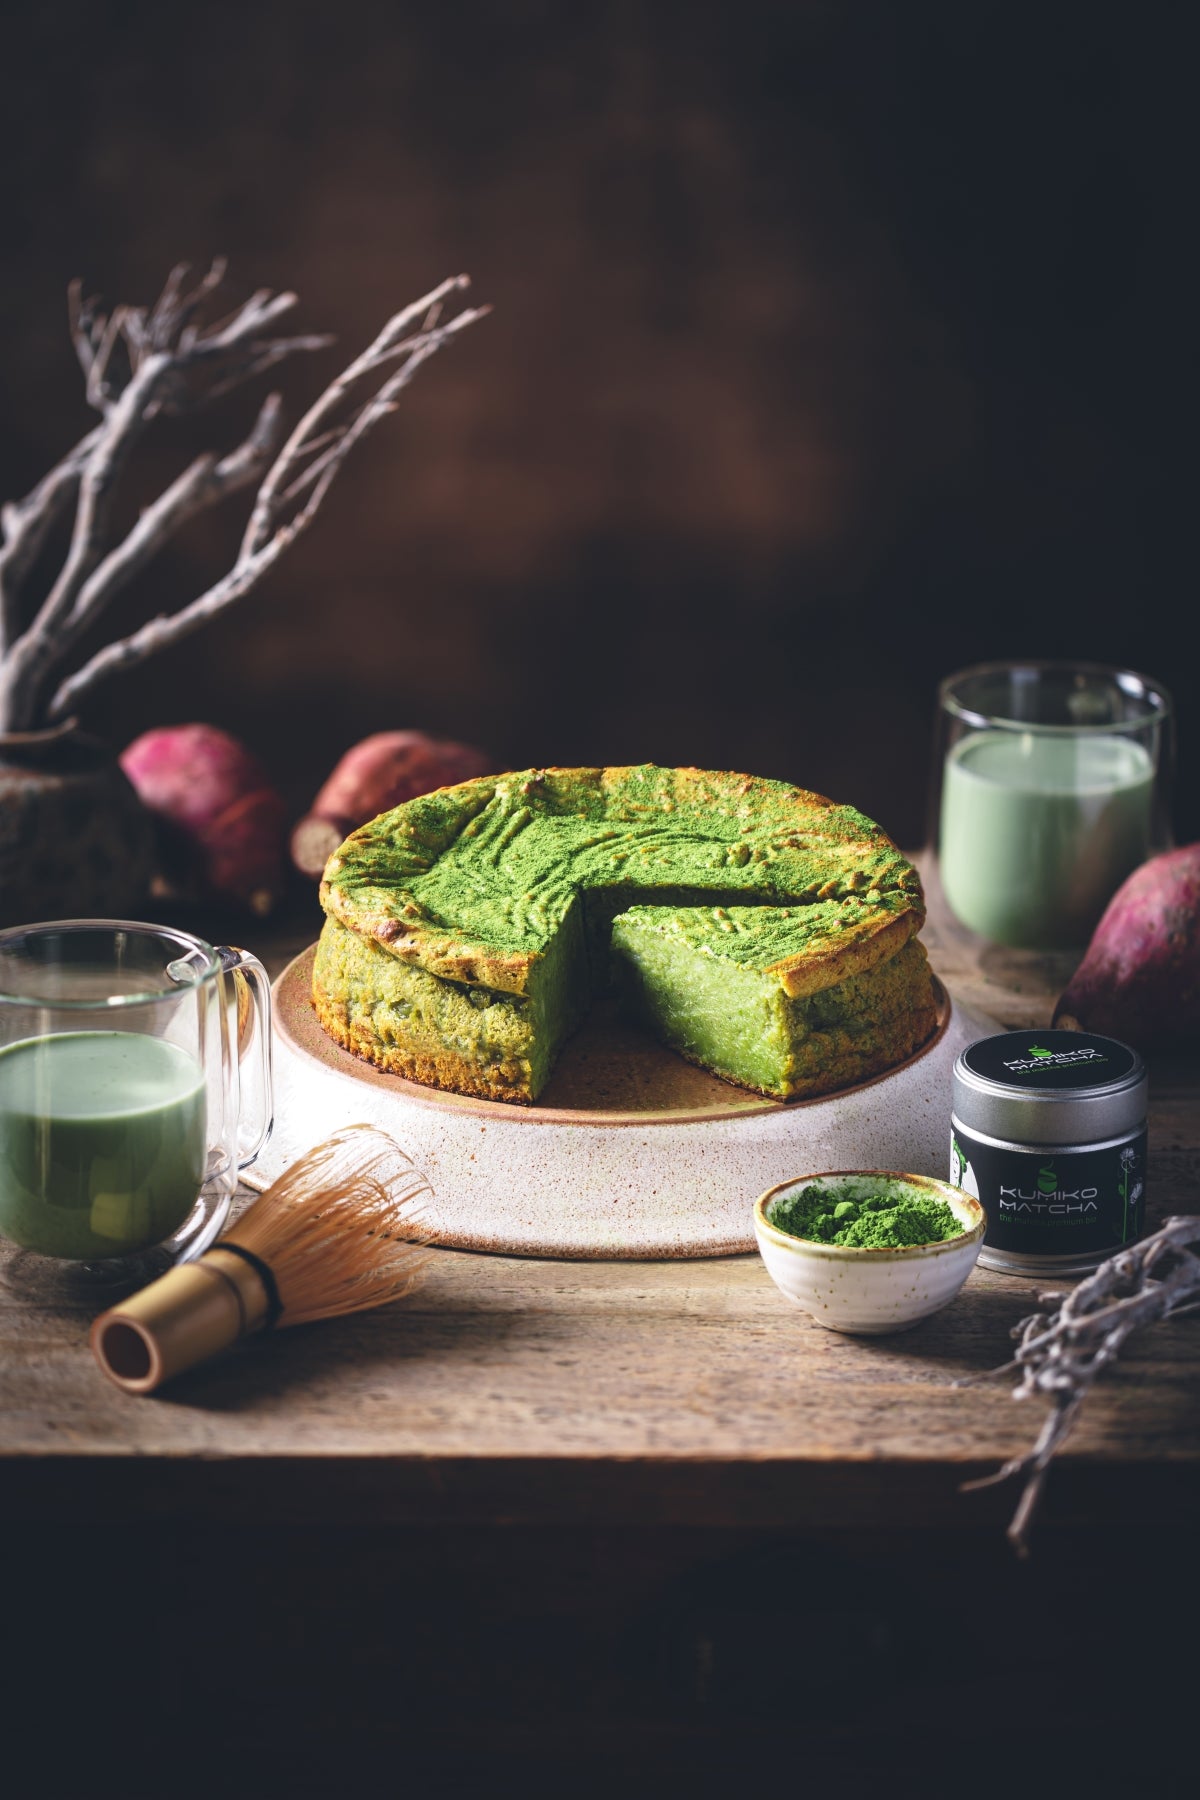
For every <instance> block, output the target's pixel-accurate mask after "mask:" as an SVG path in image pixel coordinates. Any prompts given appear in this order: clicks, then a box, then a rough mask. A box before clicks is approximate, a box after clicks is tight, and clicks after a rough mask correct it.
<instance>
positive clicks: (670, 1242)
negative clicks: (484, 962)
mask: <svg viewBox="0 0 1200 1800" xmlns="http://www.w3.org/2000/svg"><path fill="white" fill-rule="evenodd" d="M313 955H314V950H313V949H309V950H306V951H305V952H304V953H303V954H302V955H301V956H298V957H297V958H296V959H295V961H294V962H292V963H289V965H288V967H287V968H286V969H285V970H284V972H283V974H282V975H281V976H280V977H279V979H278V980H277V981H276V983H275V987H274V995H275V1084H276V1085H275V1130H274V1133H273V1134H272V1136H271V1139H270V1142H269V1143H268V1144H267V1147H266V1149H265V1150H264V1151H263V1153H262V1155H261V1157H260V1158H259V1160H258V1162H257V1164H256V1165H255V1167H254V1168H253V1169H252V1170H250V1171H249V1172H248V1179H249V1180H250V1182H251V1184H252V1185H253V1186H254V1187H259V1188H261V1187H265V1186H266V1185H267V1184H268V1183H269V1182H271V1181H274V1179H275V1177H276V1176H277V1175H280V1174H282V1172H283V1170H284V1169H285V1168H287V1166H288V1165H289V1163H291V1162H294V1161H295V1159H296V1157H298V1156H300V1155H302V1154H303V1152H304V1151H305V1150H307V1149H309V1148H310V1147H311V1146H312V1145H313V1144H315V1143H317V1142H319V1141H320V1139H321V1138H323V1137H326V1136H328V1134H329V1133H330V1132H331V1131H335V1130H337V1129H338V1128H339V1127H340V1126H343V1125H350V1124H354V1123H356V1122H358V1121H360V1120H367V1121H369V1122H370V1123H372V1124H374V1125H379V1126H382V1127H383V1129H384V1130H385V1131H389V1132H390V1133H391V1134H392V1136H393V1137H394V1138H395V1139H396V1141H397V1143H399V1144H400V1145H402V1146H403V1148H404V1149H405V1150H406V1151H407V1152H408V1154H409V1155H410V1156H411V1157H412V1158H413V1160H414V1161H415V1162H417V1163H419V1164H420V1165H421V1167H422V1168H423V1169H424V1170H425V1172H426V1174H427V1175H428V1177H429V1180H430V1182H431V1184H432V1186H433V1190H434V1196H435V1199H434V1205H433V1209H432V1211H433V1224H434V1228H435V1230H436V1232H437V1235H438V1239H439V1241H440V1242H441V1243H443V1244H446V1245H452V1246H455V1247H457V1248H460V1249H466V1250H497V1251H506V1252H508V1253H509V1254H510V1255H515V1256H589V1257H656V1258H657V1257H688V1256H728V1255H730V1254H734V1253H737V1252H742V1251H745V1252H751V1251H754V1250H755V1248H756V1245H755V1238H754V1223H753V1217H752V1213H753V1207H754V1201H755V1198H756V1196H757V1195H759V1194H761V1193H762V1192H763V1190H764V1189H765V1188H768V1187H772V1186H773V1185H774V1184H775V1183H776V1182H779V1181H786V1180H787V1179H788V1178H789V1177H790V1176H792V1175H800V1174H803V1173H804V1172H805V1171H806V1170H809V1169H846V1168H865V1169H906V1170H909V1171H910V1172H911V1173H913V1174H915V1175H937V1176H943V1177H944V1176H945V1173H946V1169H947V1167H948V1163H949V1156H950V1150H949V1145H950V1071H951V1069H952V1067H953V1064H954V1059H955V1057H956V1056H957V1055H958V1052H959V1051H960V1050H961V1049H962V1048H963V1046H964V1045H966V1044H969V1043H972V1042H973V1041H974V1040H975V1039H976V1038H979V1037H986V1036H987V1035H989V1034H990V1033H991V1032H993V1031H996V1030H998V1029H999V1027H998V1026H997V1024H996V1022H995V1021H994V1020H993V1019H989V1018H987V1017H985V1016H984V1015H983V1014H981V1013H976V1012H972V1011H969V1010H968V1009H967V1008H966V1007H964V1006H962V1005H960V1004H959V1003H958V1002H957V1001H954V1000H952V999H951V997H950V996H949V995H948V994H947V993H946V991H945V989H944V988H942V987H940V986H939V988H938V1001H939V1026H938V1031H937V1035H936V1036H935V1037H934V1038H932V1039H931V1040H930V1042H929V1043H928V1044H926V1045H925V1046H924V1048H923V1049H921V1050H920V1051H918V1053H917V1054H916V1056H913V1057H910V1059H909V1060H908V1061H907V1062H905V1063H901V1064H900V1065H899V1067H898V1068H895V1069H891V1070H889V1072H888V1073H887V1074H886V1075H882V1076H879V1077H878V1078H877V1079H876V1080H874V1081H867V1082H863V1083H862V1084H861V1085H860V1086H858V1087H853V1088H844V1089H842V1091H841V1092H840V1093H837V1094H827V1095H824V1096H822V1097H821V1098H820V1099H819V1100H802V1101H793V1102H792V1103H791V1104H790V1105H785V1104H783V1103H782V1102H781V1101H777V1100H764V1099H763V1098H762V1097H761V1095H758V1094H751V1093H748V1092H747V1091H746V1090H745V1089H744V1088H736V1087H731V1086H730V1085H729V1083H728V1082H724V1081H719V1080H718V1079H717V1078H716V1076H714V1075H708V1074H706V1073H705V1072H704V1070H702V1069H694V1068H692V1066H691V1064H690V1063H685V1062H683V1061H682V1060H681V1059H680V1058H679V1057H678V1056H675V1055H674V1054H673V1053H672V1052H671V1051H669V1050H667V1049H665V1048H663V1046H662V1045H660V1044H656V1043H655V1042H654V1041H653V1040H652V1039H651V1038H649V1037H647V1036H645V1035H644V1034H642V1033H641V1032H639V1031H638V1030H637V1029H636V1028H634V1027H633V1026H631V1025H628V1024H625V1023H623V1022H622V1021H621V1020H620V1019H617V1018H614V1017H610V1016H607V1015H605V1013H604V1012H603V1011H602V1010H601V1011H598V1012H596V1013H594V1014H593V1015H592V1017H591V1018H590V1019H589V1020H588V1021H587V1023H586V1024H585V1025H584V1027H583V1029H582V1030H581V1031H579V1032H578V1033H577V1034H576V1035H575V1037H573V1038H572V1039H571V1040H570V1042H569V1043H568V1044H567V1046H566V1048H565V1049H564V1051H563V1054H562V1057H561V1059H560V1061H559V1063H558V1066H557V1068H556V1069H555V1072H554V1075H553V1077H552V1078H551V1081H550V1084H549V1086H548V1087H547V1088H546V1090H545V1092H544V1093H543V1095H542V1098H541V1101H540V1102H539V1104H538V1105H537V1106H510V1105H505V1104H504V1103H503V1102H501V1101H497V1100H473V1099H469V1098H468V1097H466V1096H465V1095H461V1094H447V1093H442V1092H441V1091H440V1090H438V1089H436V1088H427V1087H420V1086H418V1085H417V1083H415V1082H412V1081H405V1080H403V1079H402V1078H401V1077H400V1076H397V1075H385V1074H384V1073H383V1072H382V1071H381V1070H379V1069H375V1068H373V1067H372V1066H371V1064H370V1063H366V1062H363V1061H361V1059H360V1058H358V1057H356V1056H352V1055H351V1054H350V1052H349V1051H348V1050H343V1049H342V1048H341V1047H340V1045H338V1044H335V1043H334V1042H333V1040H332V1039H331V1038H329V1037H327V1036H326V1034H325V1033H324V1031H322V1029H321V1027H320V1025H319V1024H318V1023H317V1018H316V1015H315V1013H314V1012H313V1008H312V1002H311V1000H310V998H309V994H310V988H311V983H312V964H313Z"/></svg>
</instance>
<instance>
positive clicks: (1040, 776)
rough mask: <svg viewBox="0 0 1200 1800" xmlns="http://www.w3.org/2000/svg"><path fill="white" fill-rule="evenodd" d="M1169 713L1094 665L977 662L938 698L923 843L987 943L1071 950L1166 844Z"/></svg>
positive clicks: (956, 906)
mask: <svg viewBox="0 0 1200 1800" xmlns="http://www.w3.org/2000/svg"><path fill="white" fill-rule="evenodd" d="M1171 758H1172V707H1171V700H1170V696H1169V695H1168V693H1167V691H1166V689H1165V688H1163V687H1162V686H1161V684H1160V683H1158V682H1156V681H1153V680H1151V679H1150V678H1149V677H1148V676H1145V675H1137V674H1134V673H1133V672H1132V671H1131V670H1126V669H1113V668H1107V667H1104V666H1102V665H1100V664H1096V663H1066V662H1012V663H984V664H979V665H978V666H976V667H975V668H970V669H964V670H961V671H960V672H959V673H958V674H956V675H950V676H948V677H947V678H946V679H945V680H944V681H943V682H942V683H941V686H940V688H939V690H938V730H937V743H936V749H935V756H934V775H933V783H932V789H933V796H932V806H931V821H930V827H931V828H930V837H931V841H932V844H933V847H934V850H935V872H936V875H937V877H938V878H939V879H940V884H941V889H942V893H943V895H944V897H945V900H946V903H947V905H948V906H949V908H950V911H951V912H952V913H953V914H954V916H955V918H957V919H958V920H959V921H960V923H961V924H963V925H965V926H967V927H968V928H969V929H970V930H971V931H974V932H977V933H978V934H979V936H980V937H983V938H985V939H987V940H988V941H989V942H990V943H993V944H1005V945H1010V946H1012V947H1014V948H1017V949H1023V950H1079V949H1082V948H1083V946H1084V945H1086V943H1087V941H1088V939H1089V938H1090V937H1091V934H1092V932H1093V930H1094V929H1095V926H1096V924H1097V923H1098V921H1099V918H1100V915H1101V913H1102V912H1103V911H1104V908H1105V906H1106V905H1107V904H1108V902H1109V900H1110V899H1111V898H1112V896H1113V894H1114V893H1115V892H1116V890H1117V888H1118V887H1119V886H1120V885H1121V883H1122V881H1124V879H1125V877H1126V876H1127V875H1129V874H1130V873H1132V871H1133V870H1134V869H1135V868H1136V867H1137V866H1138V864H1139V863H1142V862H1145V861H1146V859H1147V858H1148V857H1150V856H1153V855H1155V854H1157V852H1158V851H1160V850H1164V849H1166V848H1168V847H1169V845H1170V842H1171V832H1170V818H1169V810H1168V808H1169V793H1168V786H1169V779H1170V771H1171Z"/></svg>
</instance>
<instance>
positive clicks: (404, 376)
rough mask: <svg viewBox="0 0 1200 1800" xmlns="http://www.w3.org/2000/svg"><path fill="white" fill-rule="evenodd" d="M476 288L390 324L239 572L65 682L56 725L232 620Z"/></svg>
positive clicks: (477, 314) (330, 395) (352, 368)
mask: <svg viewBox="0 0 1200 1800" xmlns="http://www.w3.org/2000/svg"><path fill="white" fill-rule="evenodd" d="M466 285H467V278H466V277H465V276H457V277H455V278H454V279H453V280H452V281H447V282H443V283H442V285H441V287H439V288H436V289H435V290H434V291H433V293H432V294H428V295H426V296H425V298H424V299H423V300H418V301H416V302H415V303H414V304H413V305H412V306H409V307H406V308H405V309H404V311H403V312H400V313H397V314H396V316H395V317H394V318H393V319H390V320H389V321H388V323H387V325H385V327H384V329H383V331H382V332H380V334H379V336H378V337H377V338H376V340H375V342H374V343H373V344H372V345H371V346H370V348H369V349H367V350H365V351H364V352H363V354H362V355H361V356H359V357H356V358H355V360H354V361H353V362H352V363H351V364H350V365H349V367H348V368H347V369H345V370H344V371H343V372H342V374H341V375H339V376H337V377H336V379H335V380H334V381H333V382H331V383H330V385H329V387H328V388H327V389H326V390H325V392H324V393H323V394H322V395H321V397H320V399H319V400H317V402H316V403H315V405H313V406H312V407H310V408H309V410H308V412H307V413H306V414H305V416H304V418H303V419H302V420H301V421H300V423H299V425H298V426H297V427H296V429H295V431H293V432H292V434H291V436H290V437H289V438H288V440H287V442H286V443H285V444H284V446H283V448H282V449H281V450H280V451H279V453H278V455H277V456H276V458H275V460H274V462H273V463H272V465H271V467H270V469H269V470H268V472H267V474H266V476H265V478H264V480H263V481H262V483H261V485H260V487H259V490H258V495H257V498H256V500H255V504H254V508H253V511H252V513H251V517H250V521H249V523H248V525H247V527H246V532H245V535H244V537H243V539H242V545H241V548H240V550H239V552H238V557H237V561H236V562H235V563H234V566H233V568H232V569H231V570H230V571H229V573H228V574H227V575H225V576H223V577H222V579H221V580H220V581H218V582H216V583H215V584H214V586H212V587H211V588H209V589H207V591H206V592H205V593H203V594H201V595H199V596H198V598H197V599H195V600H193V601H192V602H191V603H190V604H189V605H187V606H185V607H183V608H182V609H181V610H180V611H179V612H177V613H171V614H163V615H159V616H158V617H157V618H154V619H151V620H149V621H148V623H147V624H145V625H143V626H142V627H141V628H140V629H139V630H137V631H134V632H132V633H130V635H129V636H128V637H126V638H123V639H121V640H120V641H119V642H117V643H114V644H108V645H106V646H105V647H104V649H102V650H99V651H97V653H96V655H95V656H93V657H92V658H91V660H90V661H89V662H86V663H85V664H84V665H83V667H82V668H81V669H79V670H78V671H77V672H76V673H75V674H74V675H72V676H70V677H68V679H67V680H66V681H64V682H62V683H61V685H60V686H59V688H58V691H57V692H56V693H55V695H54V697H53V699H52V700H51V702H50V705H49V709H48V716H49V717H50V718H51V719H61V718H67V717H69V716H70V715H71V714H72V713H73V712H74V710H75V708H76V707H77V706H78V704H79V702H80V700H81V699H82V698H83V696H84V695H85V694H87V693H89V692H90V691H91V690H92V689H93V688H94V687H95V686H96V685H97V684H98V683H99V682H101V681H103V680H106V679H107V678H108V677H109V676H110V675H113V674H116V673H117V672H118V671H120V670H122V669H128V668H132V667H133V666H134V665H135V664H137V663H139V662H142V661H144V660H145V658H146V657H148V656H153V655H155V654H156V653H157V652H158V651H159V650H162V649H165V648H166V647H167V645H169V644H174V643H177V642H178V641H179V640H180V639H181V638H183V637H185V636H187V635H188V634H189V633H190V632H192V631H195V630H196V629H197V628H198V627H199V626H201V625H204V624H207V622H208V621H209V620H210V619H212V618H215V617H216V615H217V614H218V613H221V612H224V610H225V609H226V607H228V606H231V605H232V604H233V603H234V602H235V601H236V600H240V599H241V598H242V596H243V595H244V594H246V593H248V592H249V590H250V589H251V588H252V587H254V586H255V585H256V583H257V582H258V581H259V580H261V578H262V576H263V575H265V574H266V572H267V570H268V569H269V568H271V567H272V565H273V564H274V563H275V562H277V561H278V559H279V558H280V557H281V556H282V555H283V553H284V552H285V551H286V550H287V549H289V548H290V546H291V545H292V544H293V543H295V541H296V539H297V538H298V537H300V536H301V534H302V533H303V532H304V531H306V530H307V529H308V527H309V525H311V523H312V521H313V519H314V518H315V517H316V514H317V510H318V508H319V507H320V505H321V502H322V500H323V499H324V497H325V495H326V494H327V493H328V491H329V489H330V487H331V486H332V484H333V482H334V480H335V479H336V477H337V475H338V472H339V470H340V469H341V468H342V466H343V464H344V463H345V461H346V458H347V457H348V456H349V454H350V451H351V450H352V449H353V447H354V445H355V444H357V443H359V442H360V441H361V440H362V439H363V438H364V437H366V436H367V434H368V433H369V432H370V431H372V430H373V429H374V427H375V426H376V425H377V424H378V423H379V421H380V420H381V419H384V418H386V417H387V415H388V414H389V413H391V412H394V411H395V408H396V401H397V398H398V396H399V395H400V393H401V392H402V391H403V389H404V388H405V387H407V386H408V384H409V382H410V381H411V380H412V379H413V377H414V375H415V374H416V372H417V369H418V368H419V367H420V366H421V364H422V363H423V362H425V361H427V360H428V359H429V357H431V356H433V355H434V354H435V353H436V352H437V351H438V350H439V349H441V348H442V346H443V345H444V344H447V343H449V342H450V341H451V340H452V339H453V338H454V337H455V336H456V335H457V334H458V333H459V332H460V331H462V330H464V329H465V328H466V327H467V326H468V325H471V324H473V323H474V322H475V321H476V320H477V319H481V318H483V317H484V315H485V314H486V313H487V312H488V310H489V308H487V307H474V308H467V309H465V310H464V311H463V312H461V313H458V314H457V315H456V316H455V317H454V318H452V319H451V320H449V321H448V322H447V323H446V324H445V325H440V324H438V323H437V322H436V321H437V318H438V316H439V312H438V309H440V303H441V301H442V299H443V298H444V297H445V296H446V295H447V294H449V293H452V292H455V291H457V290H460V289H462V288H464V287H466ZM431 315H432V318H433V320H434V323H433V324H432V326H431V328H430V329H427V330H422V331H419V332H417V333H416V334H415V335H413V336H411V337H405V336H404V332H405V331H406V330H407V328H408V326H409V325H411V324H412V322H413V320H414V319H416V318H421V319H422V320H423V321H424V322H426V323H428V321H429V319H430V317H431ZM397 357H402V358H403V359H404V360H403V361H402V362H401V364H400V366H399V368H393V369H392V372H391V374H390V375H389V376H388V378H387V380H385V381H384V383H383V385H382V386H381V387H379V388H378V389H377V390H376V391H375V392H373V393H372V394H370V396H369V397H368V398H367V399H365V400H364V401H362V402H361V403H360V404H359V406H358V407H357V409H356V410H354V411H352V412H351V413H350V415H349V417H348V418H347V419H345V421H344V422H343V423H341V424H340V425H336V426H330V424H329V421H330V419H331V418H332V417H333V415H334V414H335V413H336V412H337V411H338V409H339V407H340V406H341V405H342V404H343V403H344V402H345V400H346V398H347V396H348V394H349V393H350V390H351V389H352V388H353V386H354V384H355V383H356V382H357V381H359V380H361V379H362V378H363V377H365V376H367V375H370V374H377V373H378V372H379V371H380V370H382V369H387V368H389V367H391V365H392V364H393V363H394V362H395V360H396V358H397ZM310 459H313V460H310ZM304 495H307V497H306V498H304V500H303V504H302V505H300V506H299V507H297V506H296V501H297V500H298V499H300V498H301V497H302V496H304Z"/></svg>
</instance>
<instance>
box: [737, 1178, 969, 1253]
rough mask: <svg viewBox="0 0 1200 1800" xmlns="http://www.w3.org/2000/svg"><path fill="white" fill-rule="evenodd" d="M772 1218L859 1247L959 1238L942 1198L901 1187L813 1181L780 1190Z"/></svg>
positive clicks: (791, 1232) (813, 1237) (780, 1227)
mask: <svg viewBox="0 0 1200 1800" xmlns="http://www.w3.org/2000/svg"><path fill="white" fill-rule="evenodd" d="M767 1216H768V1218H769V1219H770V1221H771V1223H772V1225H774V1226H775V1228H776V1230H777V1231H786V1232H787V1234H788V1236H789V1237H798V1238H807V1239H808V1240H809V1242H810V1243H814V1244H842V1245H845V1246H846V1247H847V1248H852V1249H858V1250H895V1249H899V1248H900V1247H901V1246H902V1245H904V1244H940V1243H943V1242H944V1241H945V1240H946V1239H947V1238H952V1237H957V1236H958V1235H959V1233H960V1232H961V1231H962V1229H963V1226H962V1221H961V1219H958V1218H956V1217H955V1215H954V1213H953V1212H952V1211H951V1210H950V1208H949V1207H948V1206H947V1204H946V1202H945V1201H944V1200H939V1199H938V1198H937V1197H936V1196H934V1195H929V1194H922V1193H920V1192H919V1191H917V1190H907V1191H906V1190H905V1189H904V1188H900V1187H886V1186H882V1185H881V1186H880V1187H879V1188H878V1189H876V1191H875V1192H866V1193H861V1192H860V1193H855V1192H854V1191H853V1190H852V1188H851V1187H850V1185H849V1184H847V1186H846V1187H844V1188H824V1187H817V1186H816V1185H815V1184H813V1185H810V1186H808V1187H805V1188H801V1189H800V1191H799V1192H798V1193H791V1194H782V1195H780V1197H779V1199H777V1200H776V1201H775V1202H774V1204H773V1205H772V1207H771V1209H770V1211H769V1213H768V1215H767Z"/></svg>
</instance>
